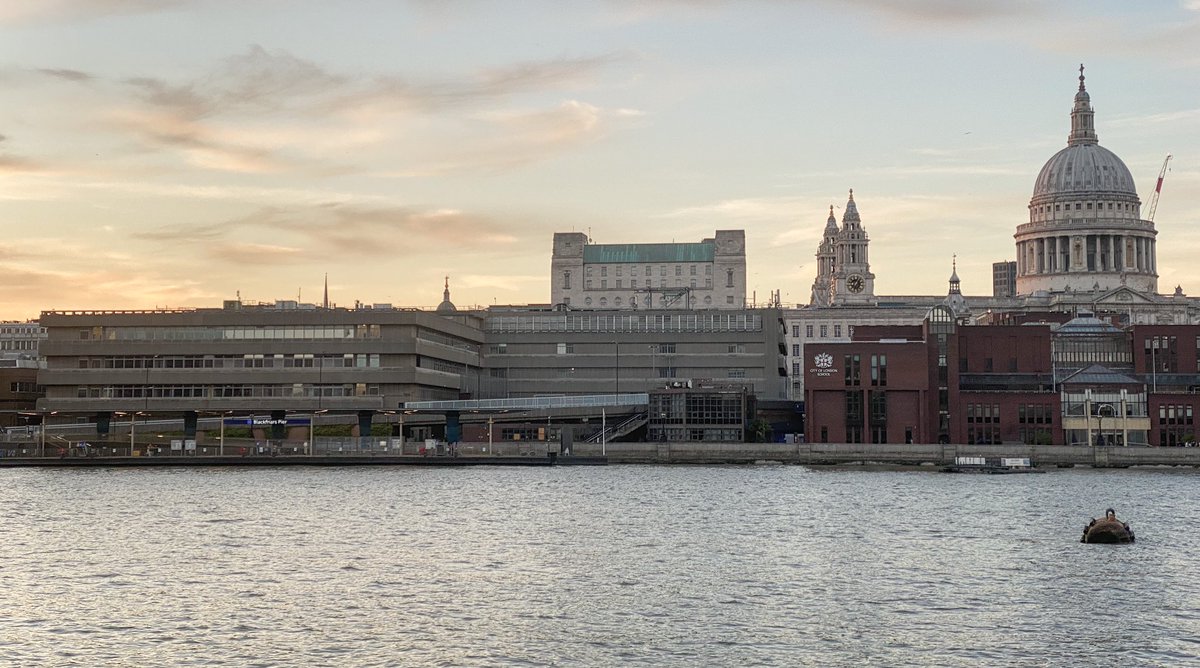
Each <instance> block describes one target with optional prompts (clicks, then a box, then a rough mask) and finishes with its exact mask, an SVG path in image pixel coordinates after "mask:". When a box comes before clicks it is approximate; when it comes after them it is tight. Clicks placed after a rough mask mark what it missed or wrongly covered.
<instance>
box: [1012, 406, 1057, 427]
mask: <svg viewBox="0 0 1200 668" xmlns="http://www.w3.org/2000/svg"><path fill="white" fill-rule="evenodd" d="M1017 422H1018V423H1020V424H1053V423H1054V406H1052V405H1050V404H1019V405H1017Z"/></svg>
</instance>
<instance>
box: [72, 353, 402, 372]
mask: <svg viewBox="0 0 1200 668" xmlns="http://www.w3.org/2000/svg"><path fill="white" fill-rule="evenodd" d="M379 366H380V357H379V354H378V353H359V354H344V355H315V354H312V353H296V354H292V355H279V354H276V355H260V354H252V355H114V356H105V357H80V358H79V368H80V369H292V368H318V367H320V368H374V367H379Z"/></svg>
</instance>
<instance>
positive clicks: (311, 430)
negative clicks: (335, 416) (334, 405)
mask: <svg viewBox="0 0 1200 668" xmlns="http://www.w3.org/2000/svg"><path fill="white" fill-rule="evenodd" d="M328 412H329V409H328V408H326V409H323V410H319V411H313V414H312V415H311V416H310V417H309V419H308V455H309V456H310V457H311V456H312V455H314V454H316V452H317V431H316V429H317V416H318V415H320V414H321V413H328Z"/></svg>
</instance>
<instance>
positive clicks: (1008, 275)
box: [992, 260, 1017, 299]
mask: <svg viewBox="0 0 1200 668" xmlns="http://www.w3.org/2000/svg"><path fill="white" fill-rule="evenodd" d="M992 296H993V297H999V298H1001V299H1004V298H1008V297H1015V296H1017V263H1016V261H1014V260H1006V261H1004V262H993V263H992Z"/></svg>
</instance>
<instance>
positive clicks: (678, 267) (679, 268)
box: [675, 264, 683, 276]
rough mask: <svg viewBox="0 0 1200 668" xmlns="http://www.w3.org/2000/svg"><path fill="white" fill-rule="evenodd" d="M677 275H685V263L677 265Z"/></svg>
mask: <svg viewBox="0 0 1200 668" xmlns="http://www.w3.org/2000/svg"><path fill="white" fill-rule="evenodd" d="M675 275H676V276H683V265H682V264H677V265H675Z"/></svg>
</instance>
